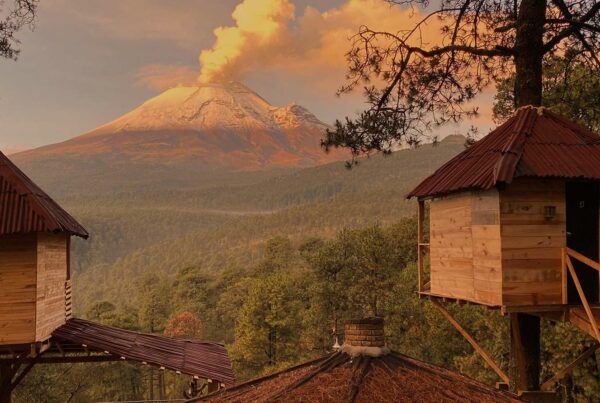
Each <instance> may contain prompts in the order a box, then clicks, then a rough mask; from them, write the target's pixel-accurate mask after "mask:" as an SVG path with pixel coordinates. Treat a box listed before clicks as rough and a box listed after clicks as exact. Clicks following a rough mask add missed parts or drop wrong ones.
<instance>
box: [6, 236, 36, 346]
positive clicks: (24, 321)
mask: <svg viewBox="0 0 600 403" xmlns="http://www.w3.org/2000/svg"><path fill="white" fill-rule="evenodd" d="M36 264H37V257H36V236H35V234H28V235H8V236H2V237H0V344H21V343H31V342H33V341H34V339H35V316H36V313H35V304H36V302H35V298H36Z"/></svg>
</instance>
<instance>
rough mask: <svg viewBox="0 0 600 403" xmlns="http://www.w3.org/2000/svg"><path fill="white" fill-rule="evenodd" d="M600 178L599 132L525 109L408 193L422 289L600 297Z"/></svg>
mask: <svg viewBox="0 0 600 403" xmlns="http://www.w3.org/2000/svg"><path fill="white" fill-rule="evenodd" d="M599 182H600V136H598V135H595V134H593V133H591V132H590V131H588V130H586V129H585V128H583V127H581V126H579V125H577V124H575V123H573V122H571V121H569V120H567V119H565V118H564V117H561V116H559V115H557V114H555V113H552V112H551V111H549V110H547V109H544V108H534V107H525V108H521V109H519V110H518V111H517V113H516V114H515V115H514V116H513V117H512V118H511V119H509V120H508V121H507V122H506V123H504V124H503V125H501V126H500V127H498V128H497V129H495V130H494V131H492V132H491V133H490V134H488V135H487V136H486V137H484V138H483V139H482V140H480V141H478V142H477V143H475V144H474V145H473V146H471V147H470V148H467V149H465V151H464V152H462V153H461V154H459V155H458V156H456V157H455V158H453V159H452V160H450V161H449V162H447V163H446V164H445V165H443V166H442V167H441V168H440V169H438V170H437V171H436V172H435V173H433V175H431V176H430V177H428V178H427V179H425V180H424V181H423V182H422V183H421V184H420V185H419V186H417V188H415V189H414V190H413V191H412V192H411V193H410V194H409V195H408V197H416V198H418V200H419V218H420V219H419V222H420V230H419V256H420V263H419V291H420V293H421V294H422V295H429V296H437V297H441V298H444V299H445V298H449V299H452V300H457V301H469V302H474V303H478V304H483V305H488V306H493V307H503V308H504V307H515V306H539V307H541V306H552V305H563V306H564V305H569V304H574V305H581V304H582V302H583V303H584V305H588V304H591V305H593V304H597V303H599V302H600V301H599V289H600V271H599V270H600V265H598V263H597V262H598V260H599V257H600V256H599V249H600V235H599V234H600V227H599V222H600V213H599V209H600V202H599V199H600V187H599ZM426 206H427V207H428V208H429V210H428V211H429V215H428V217H429V240H428V241H427V239H426V238H425V234H426V233H427V228H426V225H427V223H426V222H425V217H427V214H426V213H425V209H426ZM427 254H428V255H429V261H430V271H429V278H428V279H427V278H426V277H427V276H426V273H425V270H424V261H425V260H426V255H427ZM570 266H571V267H570ZM578 288H579V290H578ZM582 297H585V298H583V299H587V301H582ZM586 302H587V303H586ZM584 316H585V314H584ZM596 327H597V326H596ZM596 335H597V333H596Z"/></svg>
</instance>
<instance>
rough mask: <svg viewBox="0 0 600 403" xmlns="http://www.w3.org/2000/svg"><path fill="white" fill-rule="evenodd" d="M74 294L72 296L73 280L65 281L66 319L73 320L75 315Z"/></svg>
mask: <svg viewBox="0 0 600 403" xmlns="http://www.w3.org/2000/svg"><path fill="white" fill-rule="evenodd" d="M71 298H72V294H71V280H67V281H65V319H66V320H69V319H71V317H72V315H73V311H72V309H73V306H72V301H71Z"/></svg>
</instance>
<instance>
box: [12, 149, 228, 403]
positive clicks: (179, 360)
mask: <svg viewBox="0 0 600 403" xmlns="http://www.w3.org/2000/svg"><path fill="white" fill-rule="evenodd" d="M73 235H75V236H79V237H82V238H87V237H88V233H87V232H86V230H85V229H84V228H83V227H82V226H81V225H80V224H79V223H77V221H75V219H73V218H72V217H71V216H70V215H69V214H68V213H67V212H66V211H65V210H63V209H62V208H61V207H60V206H59V205H58V204H57V203H56V202H55V201H54V200H52V199H51V198H50V197H49V196H48V195H47V194H46V193H44V192H43V191H42V190H41V189H40V188H39V187H38V186H36V185H35V184H34V183H33V182H32V181H31V180H30V179H29V178H28V177H27V176H26V175H25V174H23V172H21V171H20V170H19V169H18V168H17V167H16V166H15V165H14V164H13V163H12V162H11V161H10V160H9V159H8V158H7V157H6V156H5V155H4V154H2V153H1V152H0V403H8V402H10V401H11V395H12V391H13V390H14V388H15V387H16V386H17V385H18V384H19V383H20V381H21V380H23V378H24V377H25V376H26V375H27V374H28V372H29V371H30V370H31V368H32V367H33V366H34V365H37V364H60V363H79V362H106V361H123V360H131V361H136V362H140V363H143V364H144V365H152V366H155V367H157V368H159V369H160V370H165V369H169V370H172V371H175V372H176V373H178V374H187V375H190V376H191V377H192V381H191V383H190V393H191V395H193V396H195V395H197V394H198V393H203V390H204V391H206V390H208V391H214V390H217V389H219V388H221V387H222V386H224V385H231V384H233V383H234V381H235V378H234V375H233V372H232V369H231V363H230V361H229V356H228V354H227V350H226V349H225V348H224V347H223V346H222V345H221V344H217V343H211V342H203V341H199V340H182V339H173V338H170V337H166V336H161V335H155V334H145V333H140V332H134V331H130V330H124V329H118V328H114V327H110V326H105V325H101V324H97V323H93V322H89V321H86V320H81V319H76V318H72V317H71V280H70V272H69V258H70V245H71V242H70V240H71V237H72V236H73ZM200 379H203V380H204V383H203V384H202V386H200V383H199V382H198V380H200Z"/></svg>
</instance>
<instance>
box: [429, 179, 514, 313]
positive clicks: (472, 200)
mask: <svg viewBox="0 0 600 403" xmlns="http://www.w3.org/2000/svg"><path fill="white" fill-rule="evenodd" d="M430 230H431V241H430V243H431V247H430V260H431V263H430V264H431V292H432V293H434V294H439V295H443V296H449V297H454V298H460V299H465V300H470V301H475V302H480V303H483V304H488V305H500V304H501V302H502V274H501V246H500V202H499V195H498V191H497V190H496V189H491V190H487V191H477V192H464V193H459V194H456V195H451V196H446V197H443V198H440V199H435V200H433V201H432V203H431V207H430Z"/></svg>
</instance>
